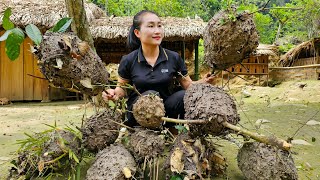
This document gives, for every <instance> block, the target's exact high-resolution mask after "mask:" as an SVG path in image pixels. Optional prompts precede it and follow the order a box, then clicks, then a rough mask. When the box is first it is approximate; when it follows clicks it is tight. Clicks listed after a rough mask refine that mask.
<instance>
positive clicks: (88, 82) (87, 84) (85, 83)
mask: <svg viewBox="0 0 320 180" xmlns="http://www.w3.org/2000/svg"><path fill="white" fill-rule="evenodd" d="M80 83H81V84H82V85H83V86H84V87H86V88H90V89H92V88H93V87H92V84H91V79H89V78H85V79H82V80H80Z"/></svg>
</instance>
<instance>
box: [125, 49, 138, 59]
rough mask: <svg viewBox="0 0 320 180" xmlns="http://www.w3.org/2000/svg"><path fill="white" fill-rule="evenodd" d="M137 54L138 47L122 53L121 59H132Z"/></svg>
mask: <svg viewBox="0 0 320 180" xmlns="http://www.w3.org/2000/svg"><path fill="white" fill-rule="evenodd" d="M137 56H138V49H136V50H134V51H132V52H130V53H129V54H126V55H123V56H122V60H127V61H134V59H135V58H136V57H137Z"/></svg>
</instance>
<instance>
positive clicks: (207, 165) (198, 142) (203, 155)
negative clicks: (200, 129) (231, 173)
mask: <svg viewBox="0 0 320 180" xmlns="http://www.w3.org/2000/svg"><path fill="white" fill-rule="evenodd" d="M169 161H170V163H169V165H170V169H171V172H173V173H178V174H184V175H186V176H187V177H188V178H189V179H202V178H210V177H212V176H216V175H222V174H224V173H225V170H226V167H227V164H226V159H225V158H224V157H222V155H220V154H219V153H218V152H217V150H216V149H215V148H214V147H213V146H212V145H211V144H210V143H207V142H206V141H205V140H204V139H192V138H191V137H190V136H189V135H187V134H180V135H179V136H178V137H177V139H176V141H175V143H174V146H173V148H172V149H171V151H170V156H169ZM167 166H168V165H166V166H165V168H166V167H167Z"/></svg>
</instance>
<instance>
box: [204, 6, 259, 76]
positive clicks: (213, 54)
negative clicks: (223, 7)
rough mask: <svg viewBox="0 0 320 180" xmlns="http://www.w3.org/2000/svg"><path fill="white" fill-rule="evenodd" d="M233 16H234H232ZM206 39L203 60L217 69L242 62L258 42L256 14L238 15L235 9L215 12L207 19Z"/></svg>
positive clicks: (244, 13)
mask: <svg viewBox="0 0 320 180" xmlns="http://www.w3.org/2000/svg"><path fill="white" fill-rule="evenodd" d="M232 16H234V18H235V19H231V18H230V17H232ZM203 39H204V61H205V63H206V64H207V65H209V66H210V67H211V68H213V69H214V70H225V69H228V68H229V67H231V66H233V65H235V64H238V63H241V62H242V60H243V59H245V58H246V57H249V55H250V53H252V52H253V51H255V50H256V48H257V47H258V44H259V36H258V33H257V29H256V26H255V24H254V21H253V15H252V14H249V13H248V12H242V13H240V14H237V13H236V10H235V9H232V10H231V11H220V12H218V13H216V14H215V15H214V16H213V17H212V18H211V20H210V21H209V22H208V25H207V26H206V28H205V31H204V34H203Z"/></svg>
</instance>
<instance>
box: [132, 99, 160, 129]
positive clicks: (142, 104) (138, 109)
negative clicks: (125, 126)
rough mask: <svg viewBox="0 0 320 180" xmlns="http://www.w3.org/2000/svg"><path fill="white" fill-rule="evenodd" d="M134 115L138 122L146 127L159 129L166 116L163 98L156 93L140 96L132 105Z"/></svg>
mask: <svg viewBox="0 0 320 180" xmlns="http://www.w3.org/2000/svg"><path fill="white" fill-rule="evenodd" d="M132 111H133V116H134V118H135V119H136V120H137V122H138V123H139V124H140V125H141V126H143V127H146V128H150V129H157V128H159V127H160V125H161V124H162V120H161V118H162V117H164V116H165V109H164V104H163V101H162V99H161V98H160V97H159V96H157V95H155V94H148V95H144V96H140V97H139V99H138V100H137V102H136V103H134V104H133V107H132Z"/></svg>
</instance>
